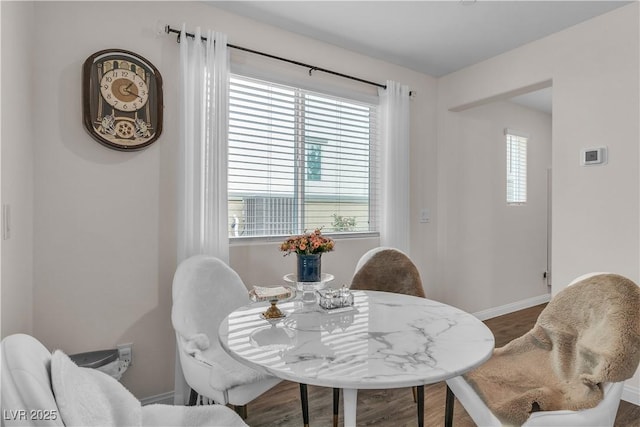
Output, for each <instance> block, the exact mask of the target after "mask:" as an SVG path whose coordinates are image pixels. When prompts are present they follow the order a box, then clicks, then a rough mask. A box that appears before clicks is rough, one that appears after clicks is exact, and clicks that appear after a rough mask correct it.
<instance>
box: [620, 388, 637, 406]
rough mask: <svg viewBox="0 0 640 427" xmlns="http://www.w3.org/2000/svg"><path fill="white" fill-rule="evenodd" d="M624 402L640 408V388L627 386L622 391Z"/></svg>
mask: <svg viewBox="0 0 640 427" xmlns="http://www.w3.org/2000/svg"><path fill="white" fill-rule="evenodd" d="M622 400H626V401H627V402H629V403H633V404H634V405H638V406H640V387H634V386H632V385H629V384H625V385H624V389H623V390H622Z"/></svg>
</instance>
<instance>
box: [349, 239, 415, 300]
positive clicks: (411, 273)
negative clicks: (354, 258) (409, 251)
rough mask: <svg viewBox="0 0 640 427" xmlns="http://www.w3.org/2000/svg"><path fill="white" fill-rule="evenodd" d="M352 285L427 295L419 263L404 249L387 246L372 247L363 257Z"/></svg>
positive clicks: (361, 287) (356, 287)
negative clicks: (416, 264)
mask: <svg viewBox="0 0 640 427" xmlns="http://www.w3.org/2000/svg"><path fill="white" fill-rule="evenodd" d="M351 289H356V290H364V289H367V290H374V291H385V292H394V293H399V294H407V295H413V296H418V297H422V298H425V297H426V295H425V293H424V288H423V287H422V280H421V279H420V273H419V272H418V269H417V268H416V266H415V264H414V263H413V262H412V261H411V259H410V258H409V257H408V256H407V255H406V254H405V253H404V252H402V251H400V250H398V249H394V248H387V247H378V248H374V249H371V250H370V251H368V252H367V253H365V254H364V255H363V256H362V257H361V258H360V260H359V261H358V264H357V266H356V271H355V274H354V276H353V279H352V280H351Z"/></svg>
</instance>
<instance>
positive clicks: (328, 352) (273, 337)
mask: <svg viewBox="0 0 640 427" xmlns="http://www.w3.org/2000/svg"><path fill="white" fill-rule="evenodd" d="M353 293H354V309H353V310H352V311H348V312H342V313H327V312H325V311H324V310H323V309H322V308H320V307H319V306H318V305H317V304H305V303H303V302H302V301H300V300H292V301H288V302H283V303H279V304H278V307H279V308H280V309H281V310H282V311H283V312H285V313H286V314H287V316H286V317H285V318H284V319H282V320H279V321H277V322H273V323H271V322H269V321H267V320H264V319H262V318H261V317H260V313H262V312H264V311H265V310H266V304H264V303H255V304H250V305H247V306H244V307H241V308H239V309H237V310H235V311H233V312H232V313H231V314H229V316H227V318H225V319H224V321H223V322H222V324H221V325H220V329H219V337H220V342H221V344H222V346H223V348H224V349H225V350H226V351H227V352H228V353H229V354H230V355H231V356H232V357H234V358H235V359H236V360H238V361H240V362H242V363H245V364H247V365H249V366H252V367H254V368H256V369H260V370H262V371H264V372H267V373H269V374H271V375H273V376H276V377H278V378H282V379H286V380H290V381H294V382H298V383H301V384H311V385H317V386H325V387H332V388H341V389H343V393H344V394H343V400H344V425H345V426H355V425H356V422H355V421H356V401H357V390H358V389H387V388H399V387H412V386H420V385H425V384H432V383H435V382H439V381H443V380H446V379H448V378H452V377H455V376H458V375H460V374H463V373H465V372H467V371H470V370H472V369H473V368H475V367H477V366H479V365H480V364H482V363H483V362H485V361H486V360H487V359H489V357H490V356H491V353H492V351H493V348H494V338H493V334H492V333H491V331H490V330H489V329H488V328H487V327H486V326H485V325H484V323H482V322H481V321H479V320H478V319H477V318H475V317H474V316H472V315H471V314H469V313H466V312H464V311H462V310H459V309H457V308H455V307H451V306H449V305H446V304H442V303H439V302H436V301H432V300H429V299H425V298H418V297H413V296H408V295H403V294H395V293H388V292H376V291H354V292H353Z"/></svg>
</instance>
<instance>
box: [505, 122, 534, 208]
mask: <svg viewBox="0 0 640 427" xmlns="http://www.w3.org/2000/svg"><path fill="white" fill-rule="evenodd" d="M505 135H506V141H507V204H509V205H523V204H525V203H526V202H527V141H528V139H529V138H528V137H527V136H526V135H523V134H521V133H516V132H514V131H512V130H510V129H506V130H505Z"/></svg>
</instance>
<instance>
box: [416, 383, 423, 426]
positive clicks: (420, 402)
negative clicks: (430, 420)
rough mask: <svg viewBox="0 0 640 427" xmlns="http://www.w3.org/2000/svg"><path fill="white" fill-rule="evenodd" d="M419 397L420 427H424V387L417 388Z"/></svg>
mask: <svg viewBox="0 0 640 427" xmlns="http://www.w3.org/2000/svg"><path fill="white" fill-rule="evenodd" d="M416 389H417V395H418V427H424V386H423V385H419V386H417V387H416Z"/></svg>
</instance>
